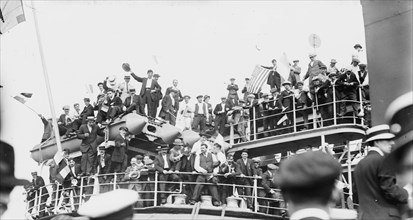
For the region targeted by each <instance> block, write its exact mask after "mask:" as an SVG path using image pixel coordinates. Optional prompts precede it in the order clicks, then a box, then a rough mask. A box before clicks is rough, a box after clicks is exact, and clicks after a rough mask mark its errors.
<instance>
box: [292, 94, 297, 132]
mask: <svg viewBox="0 0 413 220" xmlns="http://www.w3.org/2000/svg"><path fill="white" fill-rule="evenodd" d="M292 97H293V122H294V123H293V126H294V132H297V118H296V116H297V113H296V112H295V97H294V95H293V96H292Z"/></svg>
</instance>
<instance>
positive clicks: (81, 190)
mask: <svg viewBox="0 0 413 220" xmlns="http://www.w3.org/2000/svg"><path fill="white" fill-rule="evenodd" d="M84 178H85V177H81V178H80V190H79V207H80V205H81V204H82V198H83V181H84Z"/></svg>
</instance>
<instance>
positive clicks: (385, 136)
mask: <svg viewBox="0 0 413 220" xmlns="http://www.w3.org/2000/svg"><path fill="white" fill-rule="evenodd" d="M366 135H367V136H366V141H365V142H366V143H368V142H371V141H376V140H389V139H393V138H394V134H392V133H390V127H389V125H387V124H382V125H377V126H374V127H372V128H370V129H368V130H367V131H366Z"/></svg>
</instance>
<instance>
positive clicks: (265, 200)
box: [26, 172, 351, 216]
mask: <svg viewBox="0 0 413 220" xmlns="http://www.w3.org/2000/svg"><path fill="white" fill-rule="evenodd" d="M170 174H177V175H179V176H180V177H182V176H183V175H192V176H195V177H196V176H198V175H212V176H213V177H217V178H225V177H224V175H223V174H212V173H209V174H199V173H192V172H171V173H170ZM123 175H125V173H111V174H102V175H94V176H90V177H81V178H80V180H79V181H78V182H77V185H74V184H73V185H72V186H70V187H66V188H64V187H62V185H61V184H49V185H46V186H43V187H40V188H39V189H38V190H36V191H35V196H34V198H32V199H30V200H28V201H27V207H26V213H28V215H29V216H39V214H41V213H42V212H44V213H45V214H46V215H53V214H60V213H70V212H73V211H75V210H77V209H78V208H79V207H80V206H81V205H82V204H83V203H84V202H85V201H87V200H88V199H90V198H91V197H92V196H96V195H99V194H100V193H103V192H107V191H111V190H115V189H119V188H129V187H130V186H131V185H139V184H140V185H141V186H142V185H145V186H149V185H151V186H153V187H149V189H147V188H146V187H141V188H140V190H137V191H138V193H139V195H140V197H141V198H140V200H139V201H138V202H137V204H136V205H135V209H141V208H143V209H146V208H150V207H157V206H168V205H171V204H170V202H168V203H167V204H165V205H164V204H160V202H159V199H158V197H160V195H161V194H168V195H178V194H185V193H187V190H186V189H188V188H190V189H191V186H196V185H198V184H201V185H203V186H208V185H212V186H216V187H217V188H219V189H221V190H228V189H232V193H231V190H230V191H228V192H227V195H228V197H232V198H236V199H238V200H240V201H244V204H245V203H247V204H248V203H250V205H252V209H245V207H244V208H242V207H241V206H240V208H239V210H237V211H246V212H254V213H262V214H268V215H272V216H282V215H283V214H284V213H286V204H285V202H284V200H283V199H282V196H281V192H280V190H279V189H276V188H274V189H272V190H273V191H274V193H275V195H276V196H273V197H268V194H267V193H266V192H265V191H264V188H263V187H262V186H261V185H260V180H261V177H259V176H254V177H251V176H243V177H240V176H235V177H234V178H235V179H234V181H235V182H233V183H222V182H220V181H219V180H220V179H218V182H196V181H192V182H190V181H178V182H174V181H160V180H159V173H158V172H151V173H148V176H151V177H152V180H149V181H147V180H139V179H135V180H129V181H124V180H123V178H122V176H123ZM105 176H106V180H105V181H103V182H100V180H103V179H104V177H105ZM145 177H146V176H145ZM240 178H244V179H245V178H248V179H250V180H251V182H252V184H251V185H249V184H247V185H241V184H239V183H238V180H239V179H240ZM194 179H195V178H194ZM91 180H93V181H91ZM159 184H166V185H175V186H177V189H176V190H174V191H169V190H163V191H161V190H160V189H159ZM53 185H55V187H56V188H55V189H56V190H51V193H49V195H50V196H49V198H48V199H47V200H44V197H43V198H42V196H40V195H42V192H43V190H46V191H47V192H49V191H50V188H51V187H53ZM132 189H133V188H132ZM151 189H153V190H151ZM165 189H166V188H165ZM242 189H245V192H246V194H239V195H236V193H235V195H234V192H238V191H240V192H241V191H243V190H242ZM192 190H193V187H192ZM248 190H249V191H250V192H251V194H250V195H248V194H249V193H247V192H248ZM102 191H103V192H102ZM192 193H193V192H192ZM350 193H351V192H350ZM263 195H265V197H263ZM187 196H188V195H187ZM171 199H172V198H171ZM219 199H220V200H221V199H222V198H219ZM224 199H226V198H224ZM42 200H43V201H42ZM220 202H222V204H223V203H225V201H220ZM201 204H202V203H201ZM222 207H224V206H222ZM341 207H342V208H344V207H346V204H345V202H342V204H341ZM225 208H228V207H226V206H225Z"/></svg>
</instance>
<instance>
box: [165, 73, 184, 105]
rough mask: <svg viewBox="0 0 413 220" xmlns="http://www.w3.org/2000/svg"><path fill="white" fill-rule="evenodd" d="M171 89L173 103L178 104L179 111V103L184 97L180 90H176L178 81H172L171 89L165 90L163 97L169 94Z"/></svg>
mask: <svg viewBox="0 0 413 220" xmlns="http://www.w3.org/2000/svg"><path fill="white" fill-rule="evenodd" d="M172 89H174V90H175V96H174V97H175V101H177V102H178V109H179V102H182V101H183V100H184V96H182V92H181V90H180V89H178V80H177V79H174V80H173V81H172V86H171V87H168V88H166V91H165V95H168V94H169V93H170V92H171V90H172Z"/></svg>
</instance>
